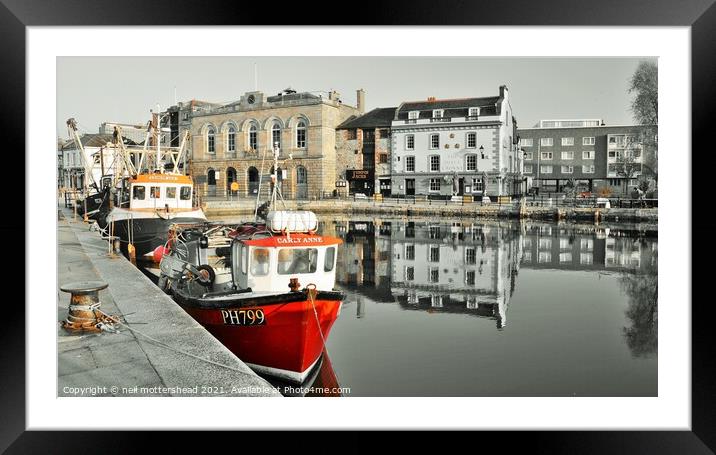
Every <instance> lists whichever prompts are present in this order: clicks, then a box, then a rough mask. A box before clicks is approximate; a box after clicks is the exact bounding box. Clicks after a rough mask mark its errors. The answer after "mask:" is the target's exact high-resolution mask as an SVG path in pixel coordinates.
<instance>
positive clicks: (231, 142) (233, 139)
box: [228, 126, 236, 152]
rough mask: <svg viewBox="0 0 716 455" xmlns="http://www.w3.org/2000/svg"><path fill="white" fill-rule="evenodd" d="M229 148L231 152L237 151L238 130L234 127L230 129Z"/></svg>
mask: <svg viewBox="0 0 716 455" xmlns="http://www.w3.org/2000/svg"><path fill="white" fill-rule="evenodd" d="M228 146H229V147H228V149H229V152H235V151H236V130H235V129H234V127H233V126H230V127H229V137H228Z"/></svg>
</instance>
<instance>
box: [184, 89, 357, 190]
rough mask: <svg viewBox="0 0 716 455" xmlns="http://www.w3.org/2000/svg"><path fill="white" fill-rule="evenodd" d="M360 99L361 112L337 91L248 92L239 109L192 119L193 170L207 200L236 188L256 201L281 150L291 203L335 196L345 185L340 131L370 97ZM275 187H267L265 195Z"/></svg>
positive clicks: (200, 113)
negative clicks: (338, 168)
mask: <svg viewBox="0 0 716 455" xmlns="http://www.w3.org/2000/svg"><path fill="white" fill-rule="evenodd" d="M357 95H358V96H357V99H358V102H357V103H356V104H357V106H349V105H347V104H344V103H343V102H342V101H341V99H340V96H339V94H338V93H337V92H335V91H332V92H329V93H319V92H300V93H299V92H296V91H294V90H284V91H283V92H281V93H279V94H277V95H274V96H267V95H265V94H264V93H262V92H247V93H245V94H244V95H242V96H241V98H240V99H239V100H238V101H236V102H233V103H229V104H226V105H221V106H216V105H214V106H212V107H211V108H209V109H204V110H201V111H195V112H193V113H192V115H191V127H190V133H191V161H190V163H189V170H190V173H191V174H192V176H193V177H194V181H195V182H196V183H197V184H198V186H199V191H200V193H201V194H210V195H211V194H215V195H216V196H222V195H228V193H227V191H230V188H231V183H232V182H236V183H238V186H239V190H238V191H237V192H235V193H234V194H235V195H237V196H253V195H256V192H257V188H258V186H259V185H258V182H259V181H262V182H266V183H268V182H269V181H270V170H271V167H272V164H273V163H272V160H273V154H272V152H271V151H272V149H273V147H274V144H275V145H277V146H278V147H279V149H280V150H281V154H280V157H279V160H280V171H281V173H280V175H279V184H280V185H281V189H282V192H283V195H284V197H285V198H291V199H293V198H300V199H314V198H319V197H321V196H322V195H323V194H332V193H333V191H334V190H335V189H336V181H337V180H338V176H337V175H336V127H338V125H340V124H341V123H343V122H344V121H345V120H347V119H348V118H351V117H355V116H357V115H360V114H362V113H363V109H364V103H365V101H364V100H365V95H364V93H363V90H358V93H357ZM209 174H211V175H209ZM269 187H270V185H268V184H262V185H261V191H262V193H263V192H265V193H268V191H269ZM265 195H267V194H265ZM265 195H264V196H265ZM264 196H262V197H264Z"/></svg>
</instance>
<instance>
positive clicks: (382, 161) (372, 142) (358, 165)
mask: <svg viewBox="0 0 716 455" xmlns="http://www.w3.org/2000/svg"><path fill="white" fill-rule="evenodd" d="M395 110H396V108H395V107H386V108H377V109H373V110H372V111H370V112H366V113H365V114H364V115H361V116H360V117H356V118H351V119H348V120H347V121H345V122H343V123H342V124H341V125H339V126H338V128H337V129H336V153H337V155H338V156H337V157H336V163H337V169H336V173H337V175H338V178H339V179H341V181H342V182H345V187H343V188H344V190H343V191H342V193H343V194H356V193H363V194H365V195H366V196H372V195H373V194H374V193H380V194H382V195H384V196H389V195H390V192H391V186H390V127H391V123H392V122H393V118H394V117H395Z"/></svg>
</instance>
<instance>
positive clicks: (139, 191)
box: [132, 185, 146, 201]
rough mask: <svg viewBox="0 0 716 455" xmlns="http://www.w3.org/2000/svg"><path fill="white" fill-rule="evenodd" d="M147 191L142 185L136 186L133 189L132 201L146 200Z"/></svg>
mask: <svg viewBox="0 0 716 455" xmlns="http://www.w3.org/2000/svg"><path fill="white" fill-rule="evenodd" d="M145 192H146V189H145V188H144V187H143V186H141V185H136V186H134V188H132V199H140V200H142V201H143V200H144V197H145V196H146V194H145Z"/></svg>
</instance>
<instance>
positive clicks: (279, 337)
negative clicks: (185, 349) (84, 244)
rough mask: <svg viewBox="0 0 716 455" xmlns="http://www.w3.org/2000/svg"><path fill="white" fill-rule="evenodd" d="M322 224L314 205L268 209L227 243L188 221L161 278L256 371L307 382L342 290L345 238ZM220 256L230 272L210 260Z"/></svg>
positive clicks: (165, 259) (165, 254) (169, 251)
mask: <svg viewBox="0 0 716 455" xmlns="http://www.w3.org/2000/svg"><path fill="white" fill-rule="evenodd" d="M317 224H318V222H317V218H316V215H315V214H314V213H313V212H309V211H287V210H284V211H270V212H268V214H267V217H266V223H265V224H264V225H261V224H257V223H246V225H243V226H238V227H236V229H235V230H233V231H232V232H231V233H230V234H229V235H228V238H229V239H230V241H229V246H228V247H226V246H224V245H225V243H224V242H218V241H217V239H216V238H214V239H213V240H210V238H212V236H207V235H204V234H202V231H201V229H197V228H196V227H194V228H188V230H186V231H184V232H183V233H182V234H181V235H179V236H175V237H171V238H170V240H169V242H168V243H167V248H166V249H165V250H163V251H162V256H163V257H162V259H161V264H160V268H161V271H162V276H161V278H160V283H162V284H160V285H161V286H168V287H169V289H170V291H171V293H172V294H173V297H174V300H175V301H176V302H177V303H178V304H179V305H180V306H181V307H182V308H183V309H184V310H185V311H186V312H187V313H189V314H190V315H191V316H192V317H193V318H194V319H195V320H197V321H198V322H199V323H200V324H201V325H202V326H204V327H205V328H206V329H207V330H208V331H209V332H210V333H211V334H212V335H213V336H214V337H216V338H217V339H218V340H219V341H221V343H223V344H224V345H225V346H226V347H227V348H229V349H230V350H231V351H232V352H233V353H234V354H236V355H237V356H238V357H239V358H240V359H242V360H243V361H244V362H246V363H247V364H248V365H249V366H250V367H251V368H253V369H254V370H255V371H257V372H258V373H262V374H266V375H269V376H274V377H277V378H281V379H285V380H289V381H292V382H296V383H301V382H303V381H304V380H305V379H306V377H307V376H308V375H309V374H310V373H311V371H312V370H313V369H314V367H315V366H316V365H317V364H318V363H319V360H320V358H321V354H322V352H323V351H324V348H325V343H326V340H327V339H328V335H329V333H330V331H331V327H332V326H333V323H334V322H335V320H336V319H337V317H338V315H339V313H340V308H341V302H342V301H343V298H344V294H343V293H342V292H340V291H337V290H335V289H334V286H335V280H336V257H337V250H338V245H339V244H340V243H341V240H340V239H339V238H335V237H329V236H323V235H318V234H317V233H316V231H317ZM209 229H215V228H209ZM222 238H224V239H225V238H226V236H225V235H222ZM212 243H214V245H212ZM217 256H220V257H223V258H224V261H223V264H225V266H226V268H227V269H228V273H227V272H226V270H222V269H221V268H219V269H218V270H217V268H216V267H212V266H210V265H208V264H207V263H206V261H207V258H211V257H213V258H216V257H217ZM220 277H223V278H220Z"/></svg>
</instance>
